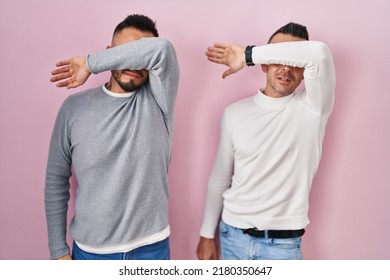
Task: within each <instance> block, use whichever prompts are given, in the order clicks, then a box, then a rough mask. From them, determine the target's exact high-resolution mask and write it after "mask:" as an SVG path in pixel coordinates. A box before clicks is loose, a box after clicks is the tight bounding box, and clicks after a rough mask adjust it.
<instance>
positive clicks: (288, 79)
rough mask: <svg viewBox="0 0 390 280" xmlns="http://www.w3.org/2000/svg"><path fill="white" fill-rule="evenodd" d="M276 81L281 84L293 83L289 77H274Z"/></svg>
mask: <svg viewBox="0 0 390 280" xmlns="http://www.w3.org/2000/svg"><path fill="white" fill-rule="evenodd" d="M276 79H277V80H278V81H280V82H281V83H282V84H290V83H291V82H292V81H293V78H292V77H291V76H289V75H279V76H276Z"/></svg>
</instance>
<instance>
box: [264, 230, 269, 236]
mask: <svg viewBox="0 0 390 280" xmlns="http://www.w3.org/2000/svg"><path fill="white" fill-rule="evenodd" d="M264 238H268V230H265V231H264Z"/></svg>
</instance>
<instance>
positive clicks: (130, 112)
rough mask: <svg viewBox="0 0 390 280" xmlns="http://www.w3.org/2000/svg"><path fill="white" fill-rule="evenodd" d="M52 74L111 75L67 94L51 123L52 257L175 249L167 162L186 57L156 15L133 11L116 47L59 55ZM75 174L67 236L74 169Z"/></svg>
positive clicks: (75, 81)
mask: <svg viewBox="0 0 390 280" xmlns="http://www.w3.org/2000/svg"><path fill="white" fill-rule="evenodd" d="M57 67H58V68H57V69H56V70H55V71H53V72H52V74H53V77H52V79H51V81H52V82H58V83H57V86H58V87H67V88H74V87H78V86H80V85H82V84H84V83H85V81H86V80H87V79H88V77H89V76H90V74H91V73H94V74H97V73H100V72H104V71H108V70H111V71H112V76H111V78H110V81H109V82H108V83H106V84H105V85H103V86H101V87H98V88H94V89H89V90H86V91H84V92H81V93H78V94H74V95H72V96H69V97H68V98H67V99H66V100H65V102H64V103H63V105H62V107H61V109H60V111H59V113H58V116H57V120H56V123H55V126H54V130H53V134H52V138H51V143H50V149H49V157H48V163H47V171H46V186H45V209H46V219H47V226H48V236H49V248H50V257H51V259H71V258H73V259H169V241H168V237H169V234H170V229H169V224H168V174H167V173H168V165H169V161H170V156H171V143H172V133H173V113H174V105H175V99H176V95H177V90H178V83H179V65H178V62H177V58H176V53H175V50H174V48H173V46H172V44H171V43H170V42H169V41H167V40H166V39H162V38H158V32H157V30H156V28H155V24H154V22H153V21H152V20H151V19H149V18H148V17H146V16H142V15H130V16H128V17H127V18H126V19H125V20H124V21H123V22H121V23H120V24H118V26H117V27H116V29H115V31H114V35H113V39H112V44H111V47H109V48H108V49H106V50H103V51H100V52H97V53H94V54H90V55H88V56H87V57H74V58H72V59H69V60H65V61H61V62H59V63H57ZM71 171H73V172H74V175H75V176H76V178H77V181H78V187H77V193H76V200H75V215H74V217H73V219H72V221H71V223H70V234H71V236H72V238H73V240H74V242H73V252H72V256H71V254H70V249H69V245H68V244H67V242H66V230H67V220H66V217H67V211H68V201H69V197H70V196H69V177H70V176H71Z"/></svg>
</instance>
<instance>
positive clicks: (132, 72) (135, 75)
mask: <svg viewBox="0 0 390 280" xmlns="http://www.w3.org/2000/svg"><path fill="white" fill-rule="evenodd" d="M122 74H124V75H126V76H127V77H129V78H133V79H141V78H143V76H144V75H142V73H141V72H140V71H136V70H123V71H122Z"/></svg>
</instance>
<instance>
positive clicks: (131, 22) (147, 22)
mask: <svg viewBox="0 0 390 280" xmlns="http://www.w3.org/2000/svg"><path fill="white" fill-rule="evenodd" d="M127 27H134V28H135V29H138V30H140V31H144V32H150V33H153V35H154V36H155V37H158V31H157V28H156V23H155V22H154V21H153V20H151V19H150V18H149V17H147V16H144V15H138V14H134V15H129V16H127V17H126V18H125V19H124V20H123V21H122V22H121V23H119V24H118V25H117V26H116V27H115V30H114V35H115V34H116V33H117V32H120V31H122V30H123V29H125V28H127Z"/></svg>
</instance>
